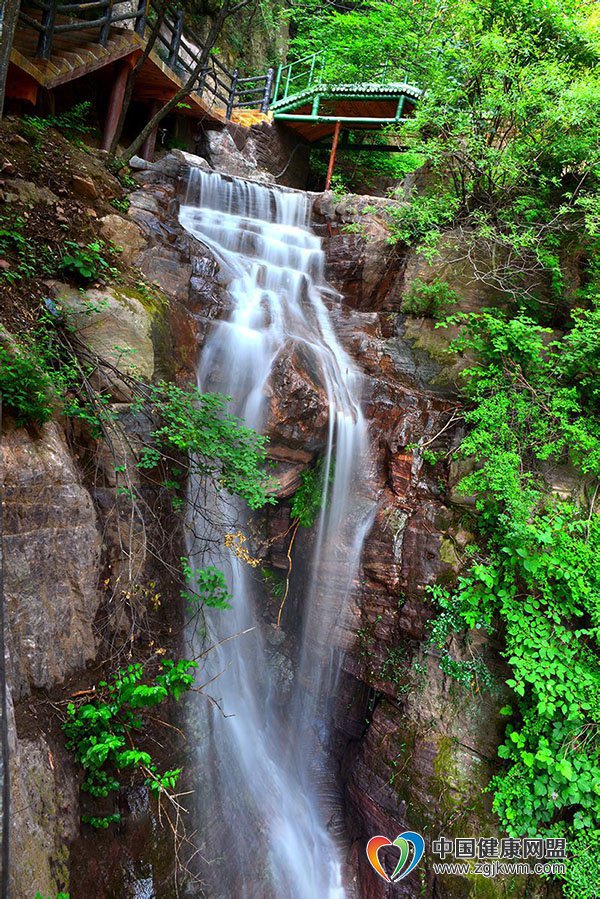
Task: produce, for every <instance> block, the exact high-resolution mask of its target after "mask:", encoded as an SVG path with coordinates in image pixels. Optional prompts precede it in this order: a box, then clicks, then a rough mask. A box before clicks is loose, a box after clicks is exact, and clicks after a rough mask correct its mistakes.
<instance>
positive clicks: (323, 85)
mask: <svg viewBox="0 0 600 899" xmlns="http://www.w3.org/2000/svg"><path fill="white" fill-rule="evenodd" d="M154 2H155V0H83V2H59V0H22V3H21V15H20V20H19V27H18V29H17V33H16V35H15V40H14V45H13V48H12V52H11V65H10V67H9V77H8V81H7V97H8V98H13V99H16V100H19V101H23V102H24V103H27V104H30V105H34V106H35V104H36V102H37V99H38V92H39V89H40V88H42V89H44V90H46V91H53V90H54V89H55V88H58V87H61V86H62V85H65V84H67V83H69V82H71V81H75V80H77V79H79V78H84V77H85V76H86V75H89V74H91V73H93V72H96V71H98V70H100V69H106V70H107V79H108V80H107V79H105V82H104V83H105V84H106V85H107V86H108V90H109V94H110V96H109V99H108V112H107V115H106V121H105V124H104V133H103V139H102V146H104V147H107V146H110V142H111V134H114V130H115V129H116V123H117V121H118V118H119V109H120V108H121V104H122V101H123V94H124V90H125V84H126V81H127V73H128V71H129V70H130V68H131V66H132V65H134V63H135V61H136V59H139V57H140V56H141V55H142V54H143V52H144V49H145V48H147V42H148V41H149V40H150V38H151V36H152V34H153V31H152V29H153V25H154V24H155V23H156V22H157V15H158V13H157V8H155V7H154V6H153V5H152V4H153V3H154ZM154 31H157V32H158V34H157V36H156V42H155V43H154V45H153V46H152V49H151V51H150V52H149V53H148V56H147V58H146V59H145V61H144V64H143V66H142V68H141V70H140V72H139V73H138V76H137V78H136V81H135V84H134V93H133V100H136V101H140V102H142V103H144V104H146V105H147V106H148V108H149V110H150V114H151V111H152V110H153V109H155V108H156V107H157V105H162V104H163V103H165V102H166V101H168V100H170V99H171V98H172V97H173V96H174V95H175V94H176V92H177V91H178V90H179V89H180V88H181V87H183V85H184V84H186V82H188V80H189V78H190V77H191V76H192V74H194V75H195V72H196V69H197V68H198V65H199V62H200V55H201V52H202V44H201V41H200V39H199V38H198V37H197V35H195V34H194V33H193V31H191V30H190V29H189V28H188V27H187V25H186V22H185V21H184V16H183V13H181V12H180V13H176V14H171V15H168V16H166V17H165V18H164V19H163V20H162V22H161V26H160V29H158V28H155V29H154ZM421 95H422V91H421V90H420V88H418V87H416V86H415V85H414V84H412V83H411V82H410V80H409V79H408V77H407V76H402V77H401V78H400V77H398V73H397V68H396V67H391V66H378V67H373V66H366V67H365V66H364V65H360V66H359V67H356V66H352V65H350V64H344V63H343V62H342V63H341V64H340V62H339V61H336V60H333V65H332V61H331V57H329V56H328V54H327V52H322V53H317V54H313V55H312V56H308V57H306V58H305V59H299V60H295V61H293V62H291V63H289V64H287V65H281V66H279V69H278V71H277V75H276V77H275V72H274V69H272V68H271V69H269V70H268V71H267V72H266V73H265V74H264V75H256V76H250V77H247V78H244V77H240V73H239V72H238V70H237V69H234V70H233V71H232V70H230V69H229V68H227V66H225V65H224V64H223V63H222V62H221V61H220V60H219V59H218V58H217V57H216V56H215V55H214V54H212V53H211V54H210V55H209V59H208V62H207V63H206V65H205V67H204V68H203V70H202V71H201V72H199V73H198V74H197V75H195V83H194V87H193V90H192V91H191V93H189V95H188V96H187V97H186V99H185V102H184V103H182V104H180V106H178V108H177V114H178V115H184V116H189V117H192V118H197V119H203V120H204V121H205V123H206V124H207V125H208V127H209V128H211V127H223V126H224V125H225V123H226V122H227V121H228V120H231V121H234V122H238V123H239V124H242V125H248V126H249V125H253V124H256V123H258V122H261V121H271V120H272V119H274V120H275V121H276V122H281V123H282V124H284V125H285V126H286V127H288V128H291V129H292V130H294V131H295V132H296V133H297V134H298V136H299V137H301V138H302V139H303V140H305V141H308V142H309V143H311V144H313V145H319V146H330V147H331V157H330V165H329V173H328V177H327V186H329V182H330V179H331V172H332V171H333V164H334V160H335V154H336V150H337V146H338V141H339V139H340V134H341V135H342V146H343V147H344V149H355V150H360V149H369V150H372V151H379V150H388V151H397V150H399V149H402V148H401V147H399V146H398V145H397V142H392V143H390V144H388V145H387V146H386V145H385V144H383V145H382V144H381V143H377V144H363V143H362V142H361V141H360V139H359V140H358V141H356V137H355V138H354V141H353V142H352V143H350V136H351V134H353V133H355V132H361V131H365V130H368V131H374V130H381V129H383V128H386V127H388V126H394V125H399V124H401V123H402V122H403V121H404V120H405V119H406V118H407V116H409V115H411V113H412V112H413V110H414V108H415V105H416V103H417V102H418V100H419V98H420V97H421ZM151 152H153V150H152V151H151Z"/></svg>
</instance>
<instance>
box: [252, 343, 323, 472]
mask: <svg viewBox="0 0 600 899" xmlns="http://www.w3.org/2000/svg"><path fill="white" fill-rule="evenodd" d="M328 421H329V405H328V401H327V394H326V391H325V387H324V385H323V384H322V383H321V380H320V377H319V371H318V367H317V364H316V360H314V359H313V358H312V357H311V355H310V353H309V352H307V351H306V350H305V349H304V348H303V347H302V346H301V345H300V344H295V345H294V344H287V345H286V346H285V347H283V349H282V350H281V352H280V353H279V356H278V357H277V359H276V360H275V363H274V365H273V369H272V374H271V379H270V385H269V388H268V396H267V414H266V425H265V432H266V433H267V434H268V435H269V438H270V440H271V444H272V446H273V447H274V448H275V451H276V452H277V450H279V454H280V456H281V454H282V453H283V452H284V450H283V449H282V448H283V447H285V449H286V450H292V454H291V455H290V454H289V453H287V454H286V458H287V459H288V460H291V461H293V455H294V451H298V450H299V451H300V452H301V453H302V455H303V456H304V455H305V454H306V453H307V452H308V453H313V452H316V451H317V450H319V449H321V448H322V447H323V446H324V445H325V443H326V441H327V427H328Z"/></svg>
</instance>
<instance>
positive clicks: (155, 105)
mask: <svg viewBox="0 0 600 899" xmlns="http://www.w3.org/2000/svg"><path fill="white" fill-rule="evenodd" d="M161 106H162V103H160V102H159V101H158V100H154V101H153V102H152V104H151V105H150V115H149V117H148V121H150V120H151V119H153V118H154V116H155V115H156V113H157V112H158V110H159V109H160V108H161ZM157 134H158V125H157V126H156V128H154V130H153V131H151V132H150V134H149V135H148V137H147V138H146V140H145V141H144V143H143V144H142V149H141V150H140V156H141V157H142V159H147V160H148V162H154V148H155V147H156V136H157Z"/></svg>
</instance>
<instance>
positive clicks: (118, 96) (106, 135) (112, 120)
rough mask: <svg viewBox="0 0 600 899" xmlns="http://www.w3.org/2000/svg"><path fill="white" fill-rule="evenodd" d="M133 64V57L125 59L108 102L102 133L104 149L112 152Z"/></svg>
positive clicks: (118, 70)
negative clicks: (113, 140) (111, 146)
mask: <svg viewBox="0 0 600 899" xmlns="http://www.w3.org/2000/svg"><path fill="white" fill-rule="evenodd" d="M132 64H133V60H132V59H131V57H130V58H129V59H125V60H124V61H123V62H121V63H120V64H119V65H118V68H117V70H116V72H115V80H114V81H113V83H112V88H111V90H110V98H109V100H108V111H107V113H106V121H105V122H104V130H103V132H102V149H103V150H110V145H111V144H112V139H113V137H114V136H115V132H116V130H117V126H118V124H119V117H120V115H121V107H122V106H123V98H124V96H125V88H126V87H127V76H128V74H129V69H130V68H131V66H132Z"/></svg>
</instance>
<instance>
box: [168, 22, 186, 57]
mask: <svg viewBox="0 0 600 899" xmlns="http://www.w3.org/2000/svg"><path fill="white" fill-rule="evenodd" d="M182 35H183V13H182V12H178V13H177V16H176V18H175V21H174V23H173V37H172V39H171V46H170V47H169V59H168V60H167V65H168V66H169V68H170V69H174V68H175V63H176V62H177V57H178V55H179V45H180V44H181V37H182Z"/></svg>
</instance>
